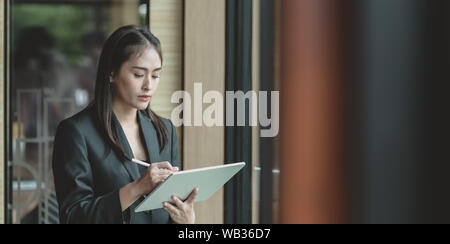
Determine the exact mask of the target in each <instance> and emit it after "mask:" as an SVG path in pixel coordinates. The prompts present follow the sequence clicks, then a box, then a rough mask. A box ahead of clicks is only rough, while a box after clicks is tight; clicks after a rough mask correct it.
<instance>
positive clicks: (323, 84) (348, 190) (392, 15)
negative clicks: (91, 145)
mask: <svg viewBox="0 0 450 244" xmlns="http://www.w3.org/2000/svg"><path fill="white" fill-rule="evenodd" d="M448 13H450V2H449V1H446V0H433V1H427V0H395V1H391V0H214V1H211V0H145V1H144V0H141V1H139V0H71V1H66V0H8V1H5V2H3V3H0V16H1V19H2V21H3V22H1V23H0V26H1V28H2V29H0V30H1V31H2V33H3V36H2V39H0V44H2V46H3V47H4V48H2V50H1V51H0V63H1V65H0V66H2V69H1V70H0V77H1V87H2V89H4V90H0V93H1V97H0V99H3V101H5V102H4V104H3V107H2V111H4V113H1V116H2V117H1V124H0V125H1V126H2V128H3V131H2V134H0V139H2V141H3V142H4V146H3V147H2V148H1V151H0V154H1V155H2V159H4V161H3V165H4V166H3V167H0V179H2V180H1V181H0V183H4V184H3V187H2V189H0V193H2V194H0V195H1V196H3V198H0V206H1V208H2V209H0V210H2V211H1V212H0V222H4V223H58V207H57V204H56V201H55V195H54V188H53V180H52V173H51V170H50V169H51V165H50V162H51V157H52V155H51V154H52V148H53V145H52V143H53V136H54V133H55V129H56V126H57V125H58V123H59V122H60V121H61V120H63V119H64V118H67V117H70V116H71V115H73V114H75V113H77V112H78V111H80V110H82V109H83V108H84V107H85V106H86V105H87V104H88V103H89V102H90V101H91V100H92V98H93V89H94V83H95V75H96V68H97V67H96V65H97V60H98V57H99V54H100V51H101V47H102V44H103V42H104V41H105V39H106V37H107V36H108V35H109V34H111V33H112V31H114V30H115V29H116V28H118V27H120V26H123V25H128V24H135V25H141V26H148V28H150V30H151V31H152V32H153V33H154V34H155V35H156V36H158V37H159V38H160V39H161V42H162V45H163V55H164V68H163V70H164V71H163V74H162V78H161V79H162V80H161V84H160V88H159V89H158V92H157V95H156V97H154V98H153V100H152V104H151V106H152V109H153V110H154V111H156V112H157V113H158V114H159V115H161V116H162V117H165V118H169V119H170V118H171V112H172V110H173V109H174V108H175V107H176V106H177V105H178V104H173V103H171V96H172V94H173V93H174V92H175V91H179V90H184V91H187V92H189V93H190V94H191V95H192V94H194V92H193V91H194V83H201V84H202V87H203V93H206V92H207V91H211V90H214V91H219V92H220V93H222V94H225V91H243V92H244V93H246V92H248V91H269V92H270V91H279V92H280V103H279V107H274V108H272V109H270V110H269V111H268V117H271V118H272V119H273V118H275V117H277V116H278V115H279V121H280V133H279V134H278V136H276V137H272V138H265V137H261V135H260V129H262V128H267V127H265V126H259V127H252V126H250V125H249V123H247V124H246V125H245V126H228V127H220V126H213V127H207V126H202V127H187V126H186V127H179V128H177V134H178V139H179V144H180V145H179V149H180V152H179V153H180V156H181V157H180V158H181V159H182V168H183V169H192V168H198V167H205V166H214V165H220V164H223V163H234V162H240V161H245V162H247V166H246V167H245V169H244V170H243V171H242V172H241V173H239V175H237V176H236V177H235V178H234V179H233V180H232V181H231V182H229V183H228V184H227V185H226V186H225V187H224V188H223V189H221V190H220V191H219V192H217V193H216V194H215V195H214V196H213V197H212V198H211V199H209V200H208V201H205V202H202V203H199V204H197V205H196V213H197V219H198V222H199V223H263V224H267V223H363V224H372V223H376V224H378V223H406V224H409V223H449V222H450V209H449V206H450V193H449V192H450V191H449V188H450V177H449V176H450V126H449V125H450V116H449V112H447V110H448V109H446V107H447V106H448V104H450V96H449V94H450V93H449V92H450V90H449V88H450V84H449V82H448V81H449V78H450V73H449V66H448V65H450V56H449V55H450V17H449V16H450V15H449V14H448ZM272 99H275V98H274V97H272V96H269V104H270V103H271V102H272ZM248 105H249V102H248V101H247V106H246V116H249V114H250V113H249V106H248ZM203 106H204V108H207V107H208V104H204V105H203ZM269 108H270V106H269ZM259 112H261V111H259ZM223 116H224V117H225V119H227V118H226V116H225V114H224V115H223ZM249 120H250V119H249V118H248V119H247V121H249Z"/></svg>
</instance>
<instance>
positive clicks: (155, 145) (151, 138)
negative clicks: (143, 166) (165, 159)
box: [138, 110, 160, 163]
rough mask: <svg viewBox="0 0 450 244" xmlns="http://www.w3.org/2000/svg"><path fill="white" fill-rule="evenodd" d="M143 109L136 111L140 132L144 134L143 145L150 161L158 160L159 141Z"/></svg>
mask: <svg viewBox="0 0 450 244" xmlns="http://www.w3.org/2000/svg"><path fill="white" fill-rule="evenodd" d="M144 113H145V111H140V110H139V111H138V119H139V124H140V125H141V126H140V128H141V133H142V134H143V135H144V141H145V147H146V148H147V153H148V154H149V155H148V156H149V159H150V163H158V162H160V155H159V148H160V146H159V142H158V136H157V134H156V130H155V127H154V125H153V122H152V121H151V119H150V118H149V117H148V116H147V115H146V114H144Z"/></svg>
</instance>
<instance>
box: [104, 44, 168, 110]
mask: <svg viewBox="0 0 450 244" xmlns="http://www.w3.org/2000/svg"><path fill="white" fill-rule="evenodd" d="M161 68H162V67H161V58H160V57H159V55H158V52H157V51H156V50H155V49H154V48H152V47H148V48H146V49H145V50H144V51H143V52H140V53H138V54H133V55H132V56H131V57H130V58H129V59H128V60H127V61H126V62H125V63H124V64H123V65H122V67H121V69H120V71H119V73H118V74H116V75H114V76H113V81H112V82H113V83H114V84H115V88H116V92H115V97H114V102H115V103H120V104H121V105H122V106H125V107H130V108H135V109H138V110H144V109H147V107H148V105H149V103H150V100H151V97H152V96H153V94H154V93H155V92H156V90H157V89H158V85H159V79H160V75H161Z"/></svg>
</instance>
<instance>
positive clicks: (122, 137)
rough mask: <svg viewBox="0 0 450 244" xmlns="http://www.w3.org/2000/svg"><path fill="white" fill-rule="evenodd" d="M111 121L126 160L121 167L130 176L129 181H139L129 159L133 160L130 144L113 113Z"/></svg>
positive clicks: (135, 168) (137, 172) (137, 174)
mask: <svg viewBox="0 0 450 244" xmlns="http://www.w3.org/2000/svg"><path fill="white" fill-rule="evenodd" d="M112 117H113V118H112V119H113V121H114V124H115V127H116V132H117V136H118V138H119V140H120V142H121V143H122V146H123V149H124V150H125V155H126V160H125V162H123V165H124V167H125V169H126V170H127V172H128V174H129V175H130V177H131V179H133V181H136V180H137V179H139V178H140V177H141V176H140V173H139V169H138V167H137V165H136V164H135V163H133V162H131V159H132V158H134V155H133V151H132V150H131V147H130V144H129V143H128V140H127V137H126V136H125V132H124V131H123V128H122V126H121V125H120V122H119V120H118V119H117V117H116V115H115V114H114V113H113V116H112Z"/></svg>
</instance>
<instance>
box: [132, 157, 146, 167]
mask: <svg viewBox="0 0 450 244" xmlns="http://www.w3.org/2000/svg"><path fill="white" fill-rule="evenodd" d="M131 162H133V163H137V164H139V165H142V166H144V167H147V168H148V167H150V164H148V163H146V162H142V161H140V160H137V159H134V158H133V159H131Z"/></svg>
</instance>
